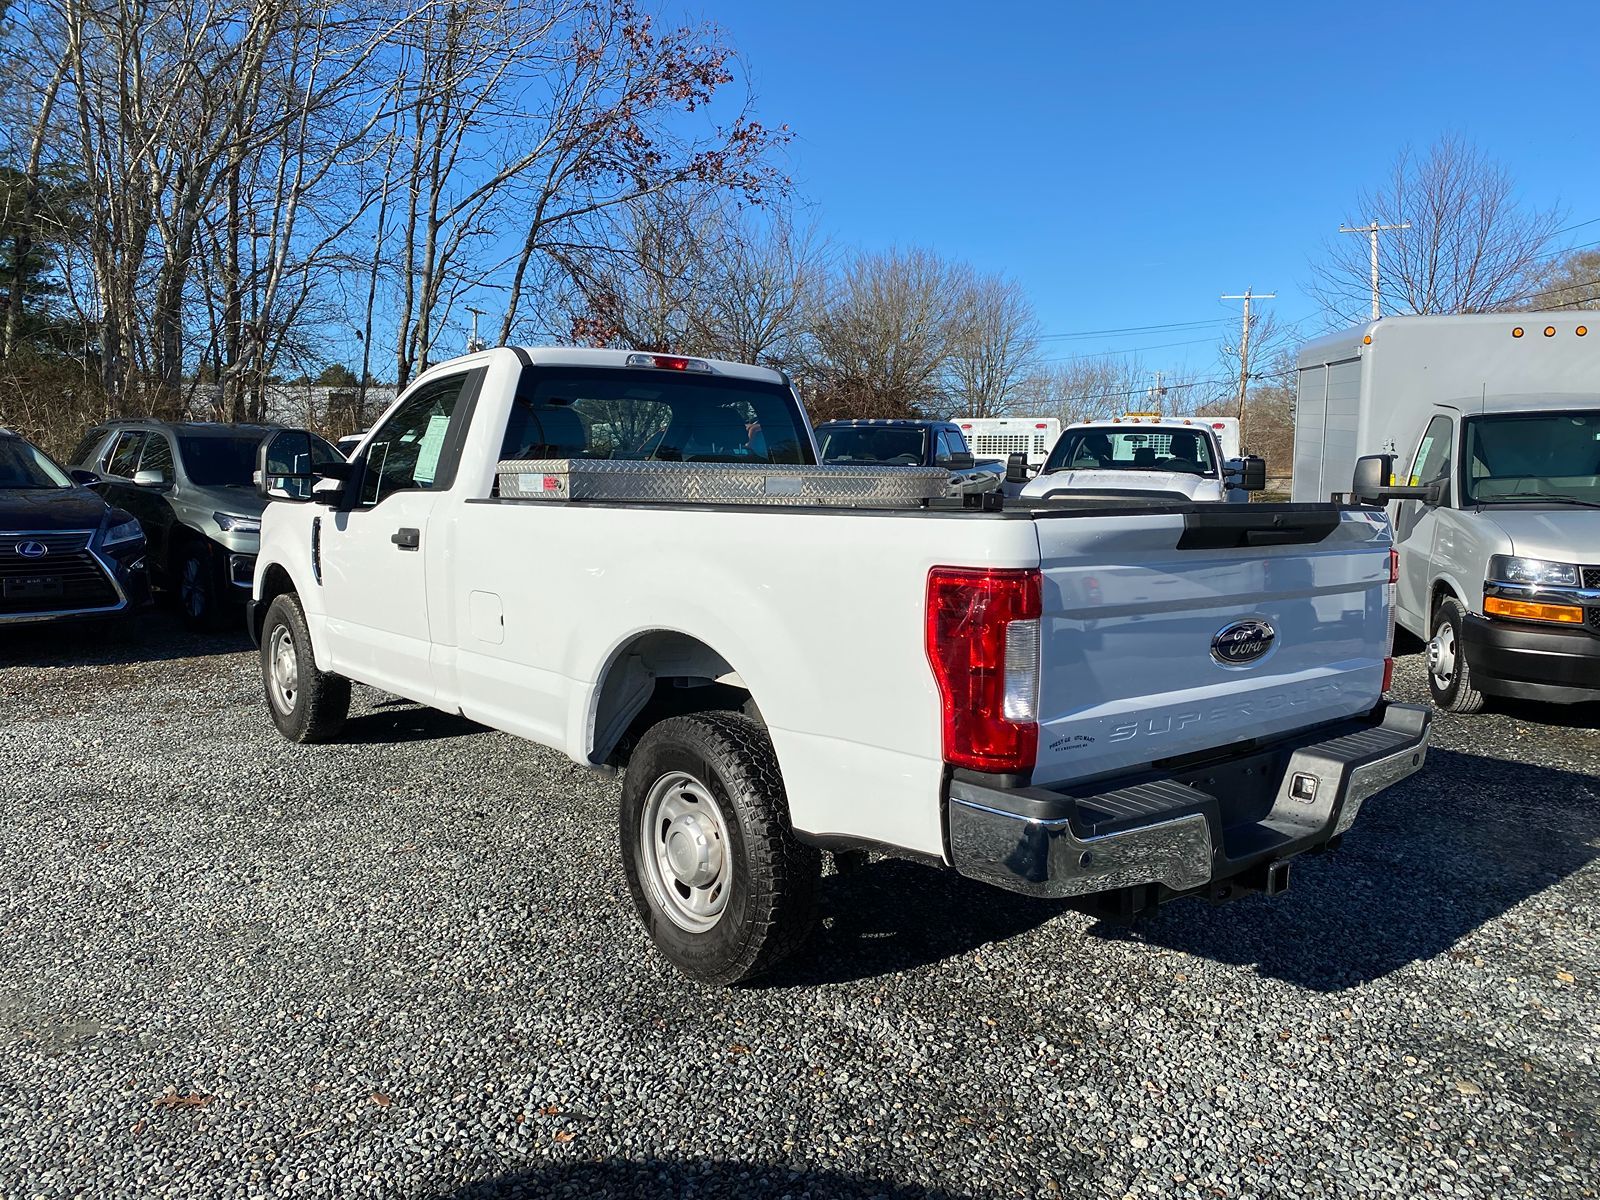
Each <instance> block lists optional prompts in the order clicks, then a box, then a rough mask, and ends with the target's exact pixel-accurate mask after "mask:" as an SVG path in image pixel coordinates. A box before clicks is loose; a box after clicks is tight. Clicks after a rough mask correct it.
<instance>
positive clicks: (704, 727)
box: [620, 712, 821, 984]
mask: <svg viewBox="0 0 1600 1200" xmlns="http://www.w3.org/2000/svg"><path fill="white" fill-rule="evenodd" d="M620 833H621V841H622V862H623V867H624V870H625V871H626V873H627V876H628V890H629V891H630V892H631V893H632V895H633V904H634V908H635V909H636V910H637V912H638V914H639V919H640V921H641V922H642V923H643V924H644V927H645V930H646V932H647V933H649V935H650V939H651V940H652V941H653V942H654V943H655V944H656V948H657V949H658V950H660V951H661V953H662V954H663V955H665V956H666V957H667V959H668V960H669V961H670V962H671V963H672V964H673V965H674V966H676V967H677V968H678V969H679V970H680V971H682V972H683V973H684V974H686V975H688V976H690V977H691V978H694V979H698V980H700V981H702V982H704V983H715V984H732V983H739V982H741V981H743V980H746V979H750V978H752V977H754V976H756V975H759V974H761V973H762V972H764V971H769V970H771V969H772V968H773V967H775V966H776V965H777V964H778V963H779V962H781V961H782V960H783V959H784V958H786V957H787V956H788V955H789V954H790V953H792V952H793V951H794V950H795V948H796V947H798V946H799V945H800V943H801V942H802V941H804V940H805V936H806V934H807V933H808V932H810V929H811V922H812V915H813V911H814V909H815V904H816V891H817V879H818V877H819V876H820V874H821V855H820V854H819V853H818V852H817V851H816V850H815V849H813V848H811V847H809V846H806V845H804V844H803V843H801V842H800V841H799V840H798V839H797V838H796V837H795V836H794V830H793V829H792V828H791V827H790V824H789V812H788V802H787V799H786V797H785V796H784V791H783V780H782V777H781V776H780V775H779V773H778V760H777V757H776V756H775V755H774V754H773V751H772V742H771V741H770V740H769V739H768V737H767V732H766V730H764V729H763V728H762V727H761V726H759V725H757V724H756V723H755V722H754V721H752V720H750V719H749V718H748V717H745V716H742V715H740V714H736V713H720V712H719V713H698V714H695V715H692V716H684V717H672V718H670V719H668V720H665V721H662V722H660V723H659V724H657V725H655V726H653V727H652V728H651V729H650V730H649V731H648V732H647V733H646V734H645V735H644V737H643V738H641V739H640V741H639V745H638V747H637V748H636V749H635V750H634V752H633V757H632V761H631V762H630V763H629V766H628V773H627V777H626V779H625V780H624V782H623V788H622V812H621V821H620Z"/></svg>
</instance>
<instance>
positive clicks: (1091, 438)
mask: <svg viewBox="0 0 1600 1200" xmlns="http://www.w3.org/2000/svg"><path fill="white" fill-rule="evenodd" d="M1216 470H1217V467H1216V458H1215V456H1214V455H1213V453H1212V450H1211V436H1210V435H1209V434H1207V433H1205V432H1204V431H1199V430H1197V431H1195V432H1194V433H1190V432H1189V431H1188V430H1185V429H1149V430H1134V429H1126V430H1124V429H1116V430H1110V429H1069V430H1067V431H1066V432H1065V433H1063V434H1062V435H1061V440H1060V441H1058V442H1057V443H1056V448H1055V449H1054V450H1052V451H1051V452H1050V457H1049V458H1048V459H1047V460H1045V464H1044V474H1046V475H1048V474H1049V473H1050V472H1052V471H1176V472H1178V473H1180V474H1184V475H1215V474H1216Z"/></svg>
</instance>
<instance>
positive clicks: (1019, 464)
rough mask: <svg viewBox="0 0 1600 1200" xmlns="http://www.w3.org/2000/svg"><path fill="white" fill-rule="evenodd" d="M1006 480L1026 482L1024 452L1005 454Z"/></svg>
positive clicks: (1026, 459)
mask: <svg viewBox="0 0 1600 1200" xmlns="http://www.w3.org/2000/svg"><path fill="white" fill-rule="evenodd" d="M1006 482H1007V483H1027V482H1028V456H1027V455H1026V454H1008V455H1007V456H1006Z"/></svg>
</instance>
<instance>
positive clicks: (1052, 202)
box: [682, 0, 1600, 373]
mask: <svg viewBox="0 0 1600 1200" xmlns="http://www.w3.org/2000/svg"><path fill="white" fill-rule="evenodd" d="M682 11H683V12H684V13H685V14H686V15H688V16H693V17H704V18H706V19H709V20H712V21H715V22H716V23H718V24H719V25H721V26H722V27H723V28H724V29H725V30H726V31H727V33H728V35H729V37H730V40H731V41H732V42H733V44H734V45H735V46H736V47H738V49H739V51H740V53H741V54H742V55H743V56H744V58H745V60H746V62H747V64H748V67H749V73H750V76H751V78H752V79H753V82H754V85H755V88H756V91H757V94H758V100H759V109H760V115H761V117H762V118H763V119H764V120H767V121H769V122H772V123H777V122H787V123H789V124H790V125H791V126H792V127H793V128H794V130H795V134H796V137H795V141H794V143H793V145H792V147H791V151H790V155H791V164H792V173H793V175H794V177H795V179H796V182H797V184H798V185H799V188H800V191H801V193H802V195H803V196H804V197H805V198H806V199H808V200H809V201H811V202H812V203H813V204H814V206H815V214H816V216H817V218H818V219H819V221H820V223H821V226H822V228H823V229H824V231H825V232H827V233H828V234H829V235H830V236H831V237H832V238H833V239H835V240H836V241H837V242H838V243H839V244H841V245H843V246H863V247H870V248H878V247H885V246H889V245H893V244H897V243H898V244H911V243H919V244H923V245H926V246H929V247H932V248H935V249H938V250H939V251H941V252H943V253H945V254H947V255H950V256H952V257H957V258H963V259H966V260H968V261H971V262H972V263H974V264H976V265H977V266H979V267H981V268H983V269H986V270H993V271H1002V272H1005V273H1008V274H1010V275H1012V276H1014V277H1016V278H1017V279H1019V280H1021V281H1022V282H1023V284H1024V285H1025V286H1026V287H1027V289H1028V291H1029V292H1030V294H1031V295H1032V297H1033V299H1034V302H1035V304H1036V305H1037V307H1038V310H1039V315H1040V318H1041V321H1042V324H1043V327H1044V329H1045V331H1046V332H1047V333H1053V334H1062V333H1077V332H1080V331H1086V330H1103V329H1116V328H1123V327H1128V326H1143V325H1154V324H1165V323H1180V322H1191V321H1205V320H1209V319H1215V320H1217V321H1218V322H1219V323H1218V325H1217V326H1216V328H1215V330H1212V329H1210V328H1198V329H1195V328H1191V329H1184V330H1177V331H1171V330H1168V331H1165V332H1162V331H1151V332H1150V333H1147V334H1141V335H1128V334H1113V335H1105V336H1103V337H1090V338H1071V339H1053V340H1051V341H1047V342H1046V343H1045V345H1047V346H1049V347H1051V348H1052V349H1051V350H1050V351H1049V352H1050V353H1052V354H1064V353H1097V352H1104V351H1131V350H1141V358H1142V360H1143V362H1144V364H1145V365H1146V366H1147V367H1151V368H1155V367H1163V366H1165V367H1169V368H1170V367H1179V366H1182V365H1185V364H1187V365H1188V366H1190V367H1191V368H1193V369H1195V370H1197V371H1200V372H1202V373H1203V372H1205V371H1207V370H1208V369H1210V368H1211V367H1213V366H1214V364H1215V362H1216V346H1217V344H1218V342H1219V341H1220V339H1221V338H1222V337H1224V336H1225V335H1226V334H1228V333H1229V332H1230V331H1232V332H1234V333H1236V332H1237V327H1238V306H1237V303H1236V302H1227V303H1224V302H1222V301H1220V300H1219V299H1218V296H1219V294H1220V293H1223V292H1239V291H1242V290H1244V288H1245V287H1246V286H1251V287H1254V288H1255V289H1256V290H1257V291H1261V292H1266V291H1276V292H1277V293H1278V296H1279V299H1278V300H1277V301H1276V302H1274V303H1275V306H1276V307H1277V309H1278V311H1279V314H1280V316H1281V317H1282V318H1283V319H1285V320H1288V321H1297V320H1302V319H1305V320H1306V324H1305V326H1304V328H1305V329H1306V330H1307V331H1308V332H1309V331H1315V330H1316V329H1317V328H1319V327H1320V325H1319V318H1318V317H1317V316H1316V315H1315V312H1316V309H1315V305H1314V304H1313V303H1312V302H1311V300H1310V299H1309V298H1308V297H1307V296H1306V295H1305V292H1304V288H1305V283H1306V281H1307V279H1308V277H1309V270H1308V259H1309V258H1310V256H1311V255H1312V254H1313V253H1314V252H1315V250H1316V248H1317V246H1318V244H1319V243H1320V242H1321V241H1322V240H1323V239H1324V238H1325V237H1327V236H1329V235H1332V234H1333V233H1334V231H1336V230H1337V228H1338V226H1339V223H1340V221H1341V220H1342V219H1344V218H1346V217H1355V216H1358V215H1359V214H1355V213H1352V212H1351V211H1350V206H1351V204H1352V203H1353V201H1354V197H1355V196H1356V194H1357V193H1358V192H1359V191H1361V190H1362V189H1363V188H1365V187H1368V186H1370V185H1372V184H1374V183H1376V182H1377V181H1378V180H1379V179H1380V178H1381V177H1382V176H1383V174H1384V172H1385V170H1386V168H1387V167H1388V165H1389V164H1390V163H1391V162H1392V161H1393V159H1394V157H1395V155H1396V153H1397V152H1398V150H1399V149H1400V148H1401V147H1402V146H1403V145H1404V144H1406V143H1407V142H1410V143H1412V144H1414V145H1416V146H1418V147H1424V146H1426V144H1427V143H1429V142H1430V141H1432V140H1433V139H1434V138H1435V137H1437V136H1438V135H1439V134H1441V133H1444V132H1447V131H1450V132H1455V133H1459V134H1462V135H1464V136H1465V137H1467V138H1468V139H1470V140H1471V141H1473V142H1475V143H1476V144H1477V145H1478V146H1479V147H1480V148H1482V149H1483V150H1485V151H1487V152H1488V153H1489V154H1490V155H1492V156H1493V157H1495V158H1497V159H1499V160H1500V161H1501V162H1502V163H1504V164H1505V165H1506V166H1507V167H1508V168H1509V169H1510V170H1511V172H1512V174H1513V175H1514V177H1515V178H1516V179H1517V181H1518V183H1519V185H1520V187H1521V190H1522V192H1523V195H1524V198H1525V199H1526V200H1527V201H1528V202H1530V203H1533V204H1536V205H1539V206H1559V207H1560V208H1562V209H1563V210H1564V211H1565V214H1566V219H1567V220H1566V223H1569V224H1570V223H1577V222H1582V221H1587V220H1589V219H1590V218H1600V95H1597V92H1600V65H1597V52H1600V4H1597V3H1593V2H1592V0H1591V2H1588V3H1582V2H1569V3H1555V4H1545V5H1528V4H1505V3H1500V4H1488V3H1464V4H1448V5H1447V4H1444V3H1436V4H1407V3H1385V4H1381V5H1354V4H1342V5H1338V6H1331V5H1329V6H1316V7H1315V8H1313V6H1311V5H1305V4H1297V3H1286V4H1271V3H1264V4H1257V5H1252V6H1250V7H1249V9H1248V12H1247V13H1245V14H1244V15H1237V16H1236V15H1230V14H1229V13H1228V11H1227V6H1223V5H1216V4H1201V3H1161V4H1139V3H1128V2H1125V3H1122V4H1094V5H1090V4H1083V3H1061V4H1043V3H1041V4H1021V3H1012V2H1008V0H992V2H990V3H986V4H982V5H966V4H956V3H951V2H949V0H929V2H925V3H921V4H909V3H882V2H879V0H855V2H853V3H844V2H841V0H809V2H807V3H795V2H790V0H774V2H760V0H702V2H701V3H699V4H688V5H685V6H684V8H683V10H682ZM1563 240H1566V241H1570V242H1574V243H1578V242H1594V241H1597V240H1600V222H1596V223H1595V224H1593V225H1589V226H1587V227H1585V228H1583V229H1576V230H1573V231H1572V232H1571V233H1570V234H1568V235H1566V237H1565V238H1564V239H1563ZM1191 339H1194V340H1196V341H1198V342H1199V344H1196V345H1170V343H1175V342H1187V341H1190V340H1191Z"/></svg>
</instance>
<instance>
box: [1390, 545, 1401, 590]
mask: <svg viewBox="0 0 1600 1200" xmlns="http://www.w3.org/2000/svg"><path fill="white" fill-rule="evenodd" d="M1389 582H1390V583H1399V582H1400V551H1398V550H1396V549H1394V548H1392V547H1391V548H1390V550H1389Z"/></svg>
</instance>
